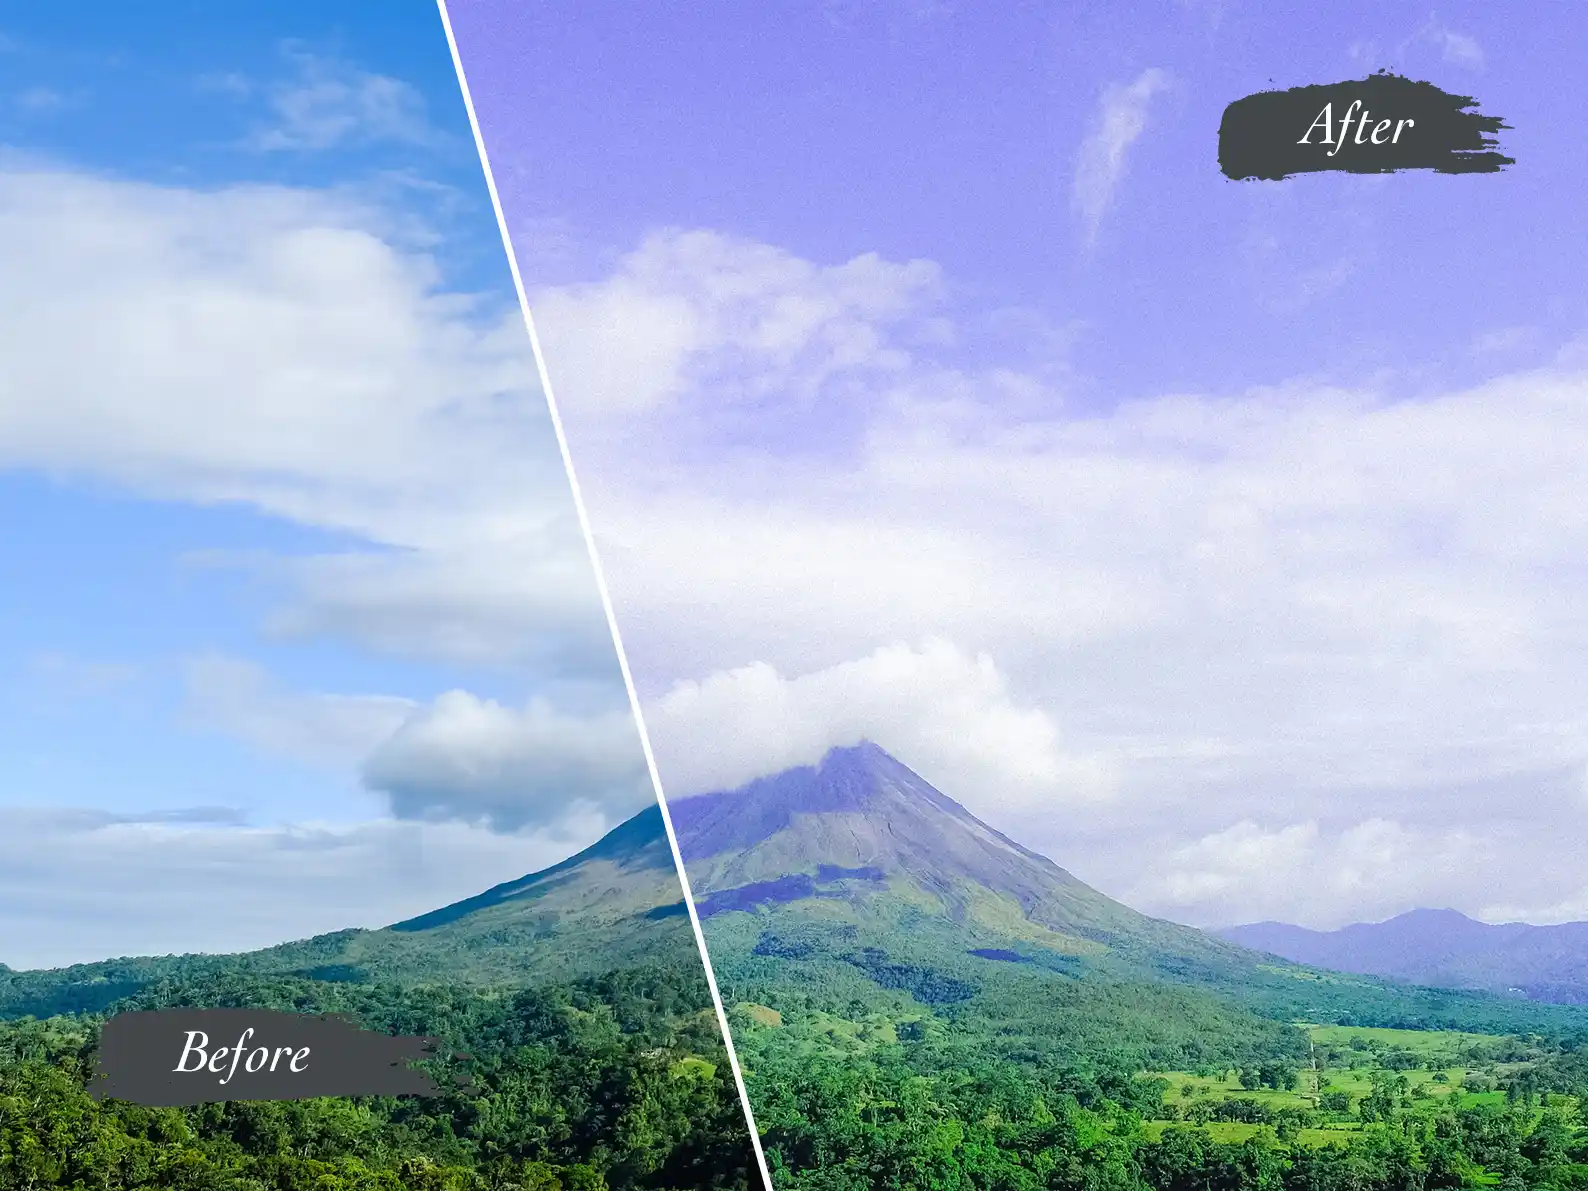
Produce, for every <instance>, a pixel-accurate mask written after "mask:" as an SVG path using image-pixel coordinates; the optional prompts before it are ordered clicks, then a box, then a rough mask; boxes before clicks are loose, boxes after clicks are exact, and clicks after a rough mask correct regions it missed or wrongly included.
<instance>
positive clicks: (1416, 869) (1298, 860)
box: [1126, 819, 1497, 929]
mask: <svg viewBox="0 0 1588 1191" xmlns="http://www.w3.org/2000/svg"><path fill="white" fill-rule="evenodd" d="M1496 851H1497V849H1496V848H1495V846H1494V841H1491V840H1485V839H1482V838H1480V837H1478V836H1476V835H1474V834H1473V833H1471V832H1468V831H1465V830H1462V829H1461V828H1454V829H1450V830H1445V831H1438V830H1428V829H1421V830H1419V829H1415V828H1408V827H1406V826H1405V825H1403V824H1401V823H1397V822H1394V821H1391V820H1387V819H1367V820H1364V821H1363V822H1361V823H1357V824H1353V825H1351V826H1349V827H1346V828H1345V829H1343V830H1338V831H1325V830H1323V829H1321V828H1320V827H1319V824H1318V823H1317V821H1316V820H1308V821H1306V822H1302V823H1293V824H1289V825H1287V826H1284V827H1279V828H1264V827H1261V826H1259V825H1258V824H1257V823H1256V822H1254V821H1253V820H1251V819H1243V820H1241V821H1240V822H1238V823H1236V824H1234V825H1233V826H1231V827H1227V828H1225V829H1224V830H1222V831H1218V832H1215V833H1213V834H1210V835H1207V836H1204V837H1203V838H1201V839H1198V840H1195V841H1194V842H1192V843H1189V844H1184V845H1182V846H1180V847H1177V848H1175V849H1174V850H1173V851H1171V852H1170V853H1169V854H1168V855H1167V856H1166V857H1164V858H1163V859H1162V860H1161V861H1160V863H1159V865H1155V866H1154V869H1155V870H1156V871H1154V872H1152V874H1151V875H1150V876H1148V877H1146V878H1145V879H1142V880H1140V881H1138V882H1137V883H1136V884H1135V885H1134V886H1133V887H1132V888H1130V890H1129V892H1128V893H1127V894H1126V897H1127V900H1128V901H1129V902H1130V904H1132V905H1134V906H1137V907H1139V908H1141V909H1144V910H1147V911H1149V912H1157V913H1161V914H1164V915H1166V916H1168V917H1171V918H1187V919H1194V920H1195V921H1196V922H1197V923H1198V924H1200V925H1209V926H1222V925H1233V924H1235V923H1236V922H1237V921H1240V922H1249V921H1252V920H1253V919H1254V918H1260V919H1277V920H1280V921H1284V922H1294V923H1297V924H1299V925H1302V926H1312V927H1317V928H1325V929H1332V928H1334V927H1338V926H1343V925H1346V924H1347V923H1350V922H1355V921H1380V920H1382V919H1384V918H1389V917H1392V916H1393V915H1395V914H1397V913H1400V912H1401V911H1403V910H1406V909H1409V908H1411V907H1413V906H1417V905H1424V906H1434V907H1444V906H1450V905H1455V904H1456V903H1458V902H1461V903H1465V904H1466V905H1468V906H1469V907H1472V900H1471V885H1472V879H1473V877H1474V875H1475V874H1477V873H1479V872H1481V871H1483V869H1484V868H1485V866H1486V865H1488V864H1490V863H1492V862H1493V860H1494V859H1495V853H1496ZM1474 908H1475V907H1474Z"/></svg>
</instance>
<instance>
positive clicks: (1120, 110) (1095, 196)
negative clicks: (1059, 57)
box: [1071, 67, 1169, 238]
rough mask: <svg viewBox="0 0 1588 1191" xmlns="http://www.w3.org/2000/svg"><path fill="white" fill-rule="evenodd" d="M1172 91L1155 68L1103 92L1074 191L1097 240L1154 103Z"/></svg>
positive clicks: (1078, 207)
mask: <svg viewBox="0 0 1588 1191" xmlns="http://www.w3.org/2000/svg"><path fill="white" fill-rule="evenodd" d="M1168 86H1169V76H1168V74H1167V73H1165V72H1164V71H1162V70H1159V69H1158V68H1157V67H1151V68H1149V69H1147V70H1144V71H1142V72H1141V74H1139V75H1137V76H1136V78H1135V79H1134V80H1133V81H1131V82H1129V83H1110V84H1109V85H1108V86H1107V87H1105V88H1104V89H1103V94H1102V97H1101V99H1100V100H1099V101H1098V108H1097V119H1096V122H1095V124H1094V125H1093V127H1092V131H1091V132H1089V133H1088V134H1087V137H1086V140H1085V141H1084V142H1082V144H1081V153H1080V158H1079V160H1078V161H1077V162H1076V166H1075V181H1074V186H1073V189H1072V191H1071V201H1072V202H1073V204H1074V207H1075V210H1076V212H1077V213H1078V214H1079V215H1080V216H1081V220H1082V222H1083V223H1084V225H1085V227H1086V233H1087V236H1088V237H1089V238H1090V237H1095V236H1096V235H1097V229H1098V227H1099V225H1100V224H1101V223H1102V219H1103V216H1104V215H1105V214H1106V213H1107V212H1108V208H1109V206H1110V205H1111V204H1112V203H1113V201H1114V190H1115V188H1116V187H1117V186H1118V185H1119V180H1120V178H1121V177H1123V176H1124V172H1125V157H1126V154H1127V153H1128V152H1129V151H1130V147H1131V146H1132V145H1133V144H1135V143H1136V139H1137V138H1138V137H1140V136H1141V134H1142V133H1143V132H1144V131H1146V128H1147V112H1148V109H1149V107H1150V106H1151V104H1152V100H1153V98H1154V97H1155V96H1157V95H1158V94H1159V93H1160V92H1162V91H1164V90H1165V89H1166V88H1167V87H1168Z"/></svg>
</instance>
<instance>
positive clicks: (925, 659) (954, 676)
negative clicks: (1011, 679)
mask: <svg viewBox="0 0 1588 1191" xmlns="http://www.w3.org/2000/svg"><path fill="white" fill-rule="evenodd" d="M645 715H646V725H647V727H648V728H649V729H650V731H651V734H652V738H653V745H654V747H655V749H656V753H657V763H658V766H659V768H661V769H662V771H663V772H664V773H665V774H666V775H667V782H668V784H667V791H668V793H669V794H671V795H674V796H682V795H686V794H699V793H704V792H706V791H708V790H716V789H731V788H733V787H735V786H738V785H740V784H742V783H743V782H746V781H748V780H750V779H751V778H754V777H757V776H759V775H761V774H764V773H767V772H769V771H773V770H779V769H787V768H790V767H792V766H795V765H809V764H812V763H814V762H816V761H818V760H820V759H821V756H822V754H823V753H825V752H826V751H827V750H828V749H829V748H833V747H835V746H847V745H853V744H858V743H859V742H860V741H861V740H866V739H869V740H871V741H873V742H875V743H877V744H880V745H882V746H883V747H884V748H886V749H888V750H889V751H891V752H894V753H895V754H897V755H898V756H901V757H908V758H910V763H911V764H912V765H913V766H915V767H917V768H919V769H921V770H922V771H923V772H924V773H926V774H928V775H930V776H931V777H932V778H933V779H934V780H937V781H940V782H942V783H944V784H945V785H947V786H952V787H954V788H956V789H961V790H970V791H973V792H975V793H977V794H982V795H987V794H989V793H991V792H996V793H995V795H994V796H995V797H996V799H997V801H998V810H999V811H1001V812H1004V813H1008V812H1009V811H1011V810H1019V809H1023V808H1029V807H1036V808H1051V807H1053V806H1057V805H1065V804H1073V803H1083V804H1084V803H1087V802H1090V801H1093V800H1095V799H1097V798H1099V797H1106V796H1107V795H1108V793H1110V790H1111V776H1112V775H1111V774H1110V773H1109V772H1108V770H1107V767H1106V765H1104V764H1103V763H1102V762H1100V761H1099V760H1097V759H1096V758H1089V757H1080V756H1073V755H1071V754H1069V753H1067V752H1066V751H1065V750H1064V749H1063V747H1062V745H1061V742H1060V739H1059V732H1058V728H1057V727H1056V725H1055V724H1054V723H1053V721H1052V719H1051V717H1049V716H1048V715H1047V714H1046V713H1045V712H1043V711H1041V710H1040V709H1037V708H1032V707H1022V706H1019V705H1017V704H1016V703H1015V702H1014V701H1013V700H1012V699H1011V697H1010V694H1009V690H1008V683H1007V681H1006V680H1005V678H1004V676H1003V675H1002V674H1001V673H1000V672H999V670H998V667H997V666H996V665H994V664H993V661H992V659H991V658H990V657H988V656H987V655H986V654H981V655H979V656H975V657H972V656H970V655H967V654H966V653H964V652H962V651H961V650H959V649H957V648H956V647H955V646H954V645H952V644H951V643H949V642H947V641H940V640H938V641H926V642H924V643H922V644H921V645H920V646H918V647H913V648H912V647H910V646H906V645H891V646H884V647H883V648H880V649H878V650H876V651H875V652H873V653H872V654H870V655H869V656H867V657H864V658H861V659H859V660H856V661H852V662H844V663H841V664H839V665H837V666H833V667H831V668H829V669H826V670H821V671H817V672H815V673H810V674H802V675H799V676H797V677H794V678H785V677H784V676H783V675H781V674H779V673H778V672H777V670H775V669H774V668H773V667H771V666H768V665H765V664H757V665H751V666H743V667H740V668H738V669H734V670H730V671H726V672H719V673H716V674H712V675H710V676H709V677H707V678H705V679H702V680H700V681H684V682H680V683H678V684H677V685H675V686H674V687H673V688H672V690H670V691H669V692H668V693H667V694H666V695H664V696H662V697H661V698H660V699H658V700H656V701H655V702H654V703H653V704H651V706H650V707H649V708H648V709H647V710H646V713H645Z"/></svg>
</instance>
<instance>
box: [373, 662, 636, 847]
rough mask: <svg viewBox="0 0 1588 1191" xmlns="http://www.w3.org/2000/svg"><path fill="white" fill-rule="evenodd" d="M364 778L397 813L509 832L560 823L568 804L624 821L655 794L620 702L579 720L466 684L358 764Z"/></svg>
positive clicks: (537, 702)
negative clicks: (487, 695) (503, 700)
mask: <svg viewBox="0 0 1588 1191" xmlns="http://www.w3.org/2000/svg"><path fill="white" fill-rule="evenodd" d="M364 781H365V783H366V784H367V785H368V786H370V787H371V788H372V789H375V790H378V791H380V792H382V793H384V794H385V795H386V796H387V797H388V798H389V799H390V800H391V805H392V810H393V813H395V814H396V815H398V816H399V817H401V818H414V819H461V820H466V821H471V822H479V823H484V824H487V825H490V826H492V827H495V828H497V829H498V830H509V831H511V830H518V829H521V828H524V827H526V826H540V825H544V824H547V823H555V822H558V821H560V820H562V819H563V818H564V817H565V816H566V815H567V814H568V813H569V808H570V807H573V808H578V809H580V810H594V811H599V812H601V813H602V814H604V815H607V816H609V817H612V818H626V817H628V816H630V815H633V814H635V813H637V812H638V811H639V810H641V809H642V808H643V807H644V806H645V805H646V804H647V803H648V802H650V801H653V800H654V798H655V793H654V791H653V789H652V786H651V782H650V775H649V770H648V769H647V767H646V764H645V756H644V753H643V752H642V750H641V748H640V740H639V733H638V731H637V729H636V728H635V725H634V719H633V716H632V715H630V714H629V712H628V711H627V709H625V710H623V711H620V712H611V713H609V714H606V715H596V716H584V717H581V716H573V715H569V714H566V713H564V712H562V711H559V710H558V709H557V708H555V707H553V706H552V705H551V704H549V703H547V702H545V701H544V700H539V699H537V700H532V701H530V702H529V703H528V704H527V705H526V706H524V707H521V708H514V707H507V706H504V705H502V704H500V703H497V702H495V701H493V700H490V699H481V698H478V697H477V696H475V695H471V694H469V693H468V692H466V691H449V692H447V693H446V694H443V695H441V696H440V697H438V698H437V699H436V700H435V701H434V702H433V703H431V704H430V705H429V706H428V707H426V708H424V709H423V710H422V711H420V712H419V713H417V714H415V715H413V716H411V717H410V718H409V719H408V720H406V721H405V722H404V723H403V724H402V726H401V727H399V728H398V729H397V731H396V732H395V733H393V735H392V736H391V738H390V739H388V740H386V741H385V742H383V743H382V744H381V745H380V746H379V747H378V748H377V749H376V750H375V751H374V753H373V754H372V755H371V756H370V758H369V760H368V761H367V762H366V763H365V765H364Z"/></svg>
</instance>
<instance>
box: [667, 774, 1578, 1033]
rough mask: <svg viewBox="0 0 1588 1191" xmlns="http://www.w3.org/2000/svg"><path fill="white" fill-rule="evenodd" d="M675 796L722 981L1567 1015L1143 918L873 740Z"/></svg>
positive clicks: (1511, 1020)
mask: <svg viewBox="0 0 1588 1191" xmlns="http://www.w3.org/2000/svg"><path fill="white" fill-rule="evenodd" d="M669 808H670V812H671V815H672V819H673V824H674V827H675V829H676V833H677V836H678V842H679V849H680V852H681V853H682V856H683V860H684V864H685V868H686V869H687V871H688V873H689V878H690V885H691V889H692V891H693V894H694V897H695V903H696V908H697V911H698V913H699V916H700V918H701V920H702V925H703V927H704V929H705V933H706V941H707V944H708V947H709V949H710V952H711V957H712V962H713V965H714V966H715V967H716V968H717V970H718V975H719V978H720V977H722V976H723V975H724V974H727V975H728V976H729V977H730V978H739V977H742V978H743V979H744V980H745V981H747V982H748V983H750V984H757V983H764V982H766V981H768V980H772V981H791V982H794V983H798V982H800V981H803V982H805V983H806V984H808V985H812V986H814V985H815V984H818V983H820V982H823V981H831V980H834V979H838V977H837V976H835V975H834V973H839V972H842V971H843V970H845V969H856V968H858V969H859V970H861V971H862V972H864V973H866V974H867V975H868V976H869V977H870V978H872V979H873V980H875V981H877V982H878V983H881V984H883V985H884V986H885V987H890V988H904V989H906V990H907V991H910V992H911V994H912V995H914V996H916V997H917V999H921V1000H925V1001H928V1002H932V1001H934V1000H935V1001H943V1000H950V1001H952V1000H956V999H966V998H969V997H972V996H974V995H976V990H977V989H979V988H982V987H990V986H992V985H997V986H999V987H1004V988H1007V987H1009V986H1010V981H1011V980H1013V981H1015V982H1016V983H1018V984H1021V985H1022V986H1023V987H1024V988H1025V989H1026V991H1025V992H1022V993H1020V994H1019V995H1022V996H1024V995H1036V996H1047V995H1048V994H1047V993H1043V992H1040V991H1033V990H1034V989H1036V987H1037V986H1038V985H1040V986H1043V987H1056V986H1054V985H1053V983H1052V982H1053V980H1054V978H1059V979H1060V980H1063V981H1077V980H1080V981H1084V982H1087V983H1092V982H1098V981H1101V982H1107V983H1109V984H1113V985H1122V984H1130V985H1133V986H1136V987H1143V986H1148V985H1151V986H1156V987H1158V988H1163V987H1164V986H1166V985H1168V986H1180V987H1182V988H1188V991H1189V989H1190V988H1195V989H1198V990H1201V991H1202V992H1204V993H1213V994H1216V995H1217V997H1218V998H1219V999H1220V1000H1221V1001H1222V1002H1223V1003H1229V1002H1236V1003H1238V1004H1240V1005H1242V1006H1244V1007H1246V1008H1247V1009H1249V1010H1254V1011H1256V1012H1258V1013H1259V1014H1261V1015H1263V1016H1265V1017H1269V1018H1278V1019H1280V1020H1283V1021H1294V1020H1311V1021H1343V1022H1355V1023H1357V1024H1372V1023H1377V1024H1399V1025H1408V1026H1411V1025H1418V1026H1425V1027H1439V1028H1466V1027H1468V1026H1471V1025H1473V1024H1475V1023H1482V1024H1483V1025H1484V1027H1485V1028H1501V1027H1502V1026H1503V1028H1504V1029H1515V1028H1533V1027H1534V1026H1535V1025H1536V1024H1538V1023H1540V1022H1543V1021H1545V1020H1546V1019H1548V1020H1554V1015H1553V1010H1554V1008H1555V1007H1553V1006H1542V1005H1533V1004H1529V1003H1526V1002H1521V1003H1519V1002H1518V1001H1517V1000H1516V999H1514V998H1512V999H1509V1000H1506V999H1502V998H1496V997H1493V996H1490V995H1487V994H1485V993H1482V992H1477V991H1467V990H1459V989H1431V988H1424V987H1414V986H1407V985H1404V984H1397V983H1395V982H1392V981H1388V980H1385V979H1382V978H1380V977H1378V976H1374V975H1365V974H1357V973H1348V972H1339V971H1329V970H1325V969H1322V968H1320V967H1316V966H1309V965H1307V964H1302V963H1294V962H1292V961H1290V960H1288V959H1285V958H1283V957H1282V956H1281V955H1276V954H1273V953H1271V952H1270V951H1267V950H1254V949H1252V948H1250V947H1247V946H1242V945H1241V943H1240V942H1237V941H1233V940H1230V939H1225V938H1220V937H1218V936H1216V935H1213V934H1208V933H1204V932H1202V931H1200V930H1196V929H1194V928H1192V927H1189V926H1183V925H1181V924H1179V923H1175V922H1169V921H1166V920H1164V919H1160V918H1154V917H1151V916H1149V915H1146V914H1142V913H1139V912H1138V911H1136V910H1133V909H1131V908H1130V907H1129V906H1127V905H1124V904H1123V903H1121V902H1118V901H1115V900H1114V899H1112V898H1110V897H1108V896H1107V895H1105V894H1103V893H1102V892H1100V891H1098V890H1096V889H1094V888H1092V887H1091V886H1089V885H1087V884H1086V883H1085V882H1083V881H1081V880H1079V879H1077V878H1076V877H1075V876H1074V875H1072V874H1071V873H1069V872H1068V871H1066V870H1065V869H1063V868H1061V867H1060V866H1059V865H1058V864H1056V863H1054V862H1053V861H1052V860H1050V859H1049V858H1047V857H1046V856H1042V855H1040V854H1038V853H1037V852H1034V851H1032V850H1031V849H1029V848H1027V847H1024V846H1023V845H1021V844H1019V843H1017V842H1016V841H1015V840H1013V839H1011V838H1009V836H1007V835H1005V834H1004V833H1002V832H1000V831H998V830H996V829H995V828H993V827H991V826H989V825H988V824H987V823H984V822H982V820H980V819H978V818H977V817H976V816H975V815H973V814H971V813H970V812H969V811H968V810H966V809H965V807H964V806H962V805H960V804H959V803H958V802H956V801H955V800H954V799H952V798H950V797H949V796H948V795H946V794H944V793H942V792H941V791H939V790H937V789H936V788H934V787H933V786H932V785H931V783H929V782H928V781H927V780H926V779H925V778H923V777H921V775H920V774H918V773H916V772H915V771H914V770H912V769H910V768H909V767H908V766H906V765H905V764H903V763H902V762H901V761H899V760H897V759H896V758H894V757H893V756H891V755H889V754H888V753H887V752H886V751H885V750H883V749H882V748H881V747H879V746H878V745H876V744H873V743H869V742H867V743H862V744H859V745H857V746H854V747H849V748H837V749H833V750H831V751H829V752H828V753H827V754H826V755H825V756H824V757H823V758H822V759H821V761H820V762H819V763H818V764H816V765H809V766H801V767H799V768H794V769H790V770H787V771H785V772H782V773H779V774H776V775H774V776H770V777H765V778H760V779H757V780H755V781H752V782H749V783H748V784H746V785H744V786H741V787H739V788H738V789H735V790H729V791H721V792H717V793H711V794H704V795H699V796H695V797H692V798H684V799H673V800H670V802H669ZM823 965H825V966H823ZM819 969H820V970H819ZM846 979H847V977H846ZM1032 981H1035V982H1036V985H1033V984H1032V983H1031V982H1032ZM1188 986H1189V987H1188Z"/></svg>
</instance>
